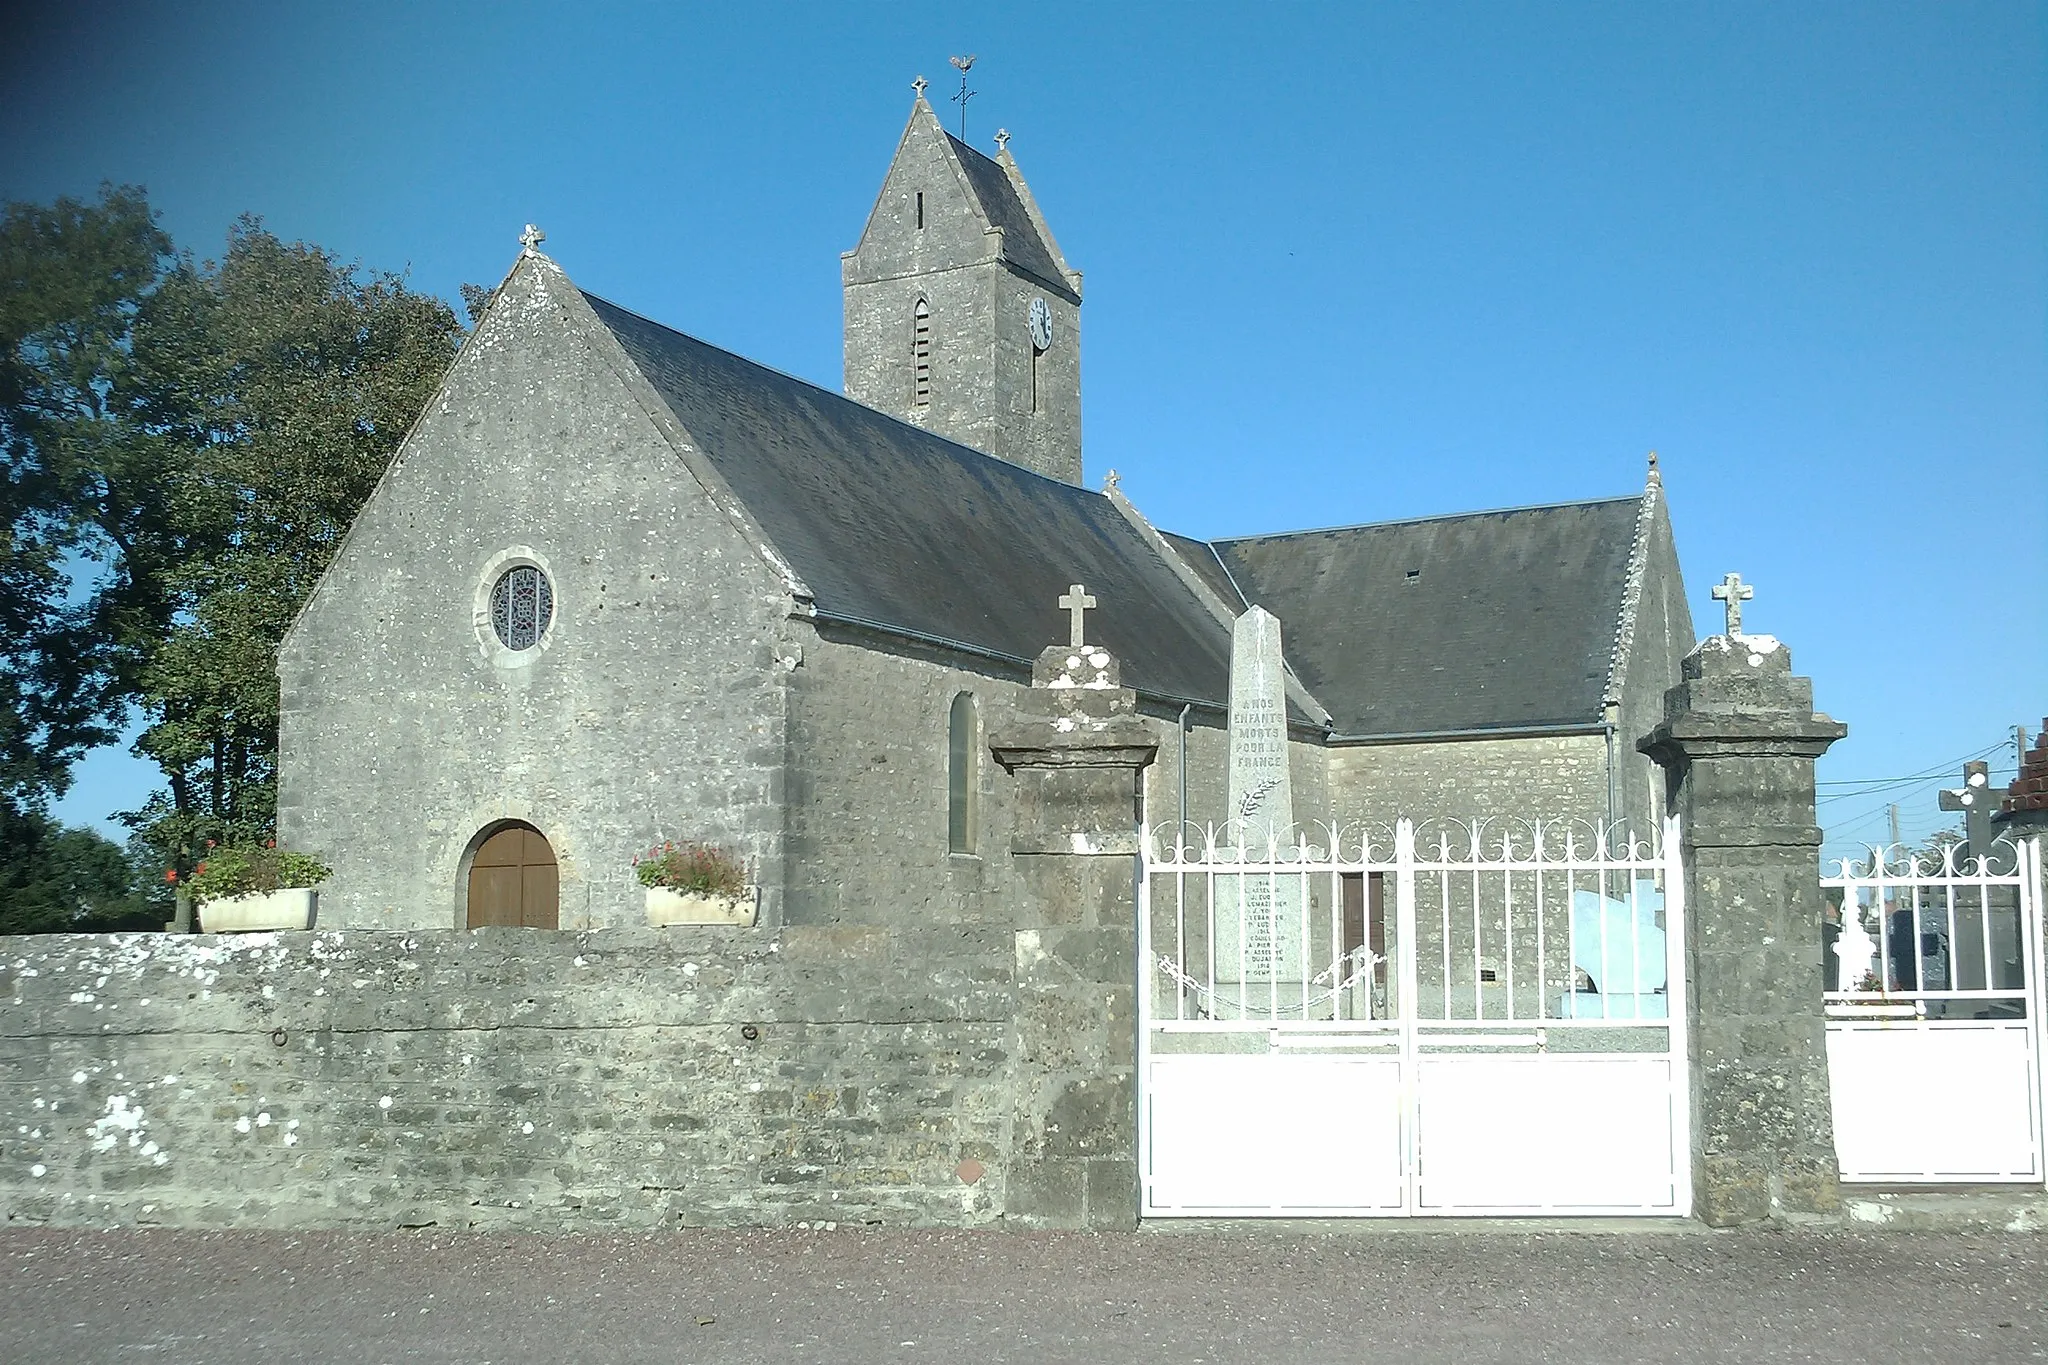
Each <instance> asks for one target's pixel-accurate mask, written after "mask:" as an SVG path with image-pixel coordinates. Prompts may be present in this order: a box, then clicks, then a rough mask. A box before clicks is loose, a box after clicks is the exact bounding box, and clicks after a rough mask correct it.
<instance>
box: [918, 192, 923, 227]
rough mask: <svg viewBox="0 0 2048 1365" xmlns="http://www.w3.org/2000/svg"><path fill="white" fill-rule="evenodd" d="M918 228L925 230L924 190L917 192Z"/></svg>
mask: <svg viewBox="0 0 2048 1365" xmlns="http://www.w3.org/2000/svg"><path fill="white" fill-rule="evenodd" d="M917 230H918V231H919V232H923V231H924V191H923V190H919V191H918V192H917Z"/></svg>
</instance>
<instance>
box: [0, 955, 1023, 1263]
mask: <svg viewBox="0 0 2048 1365" xmlns="http://www.w3.org/2000/svg"><path fill="white" fill-rule="evenodd" d="M1013 962H1014V952H1013V949H1012V945H1011V936H1010V934H1009V932H1008V931H1007V930H1006V929H995V928H974V927H969V926H956V927H953V928H952V929H950V930H949V931H948V932H947V933H946V934H945V935H943V936H932V935H928V934H917V935H905V934H902V933H898V932H896V931H891V930H888V929H882V928H875V927H860V928H845V927H820V928H807V927H799V926H788V927H785V928H782V929H780V930H770V929H754V930H734V929H726V930H714V929H670V930H659V931H657V930H650V929H647V928H645V927H641V928H638V929H610V930H605V931H603V932H601V933H561V934H550V933H543V932H538V931H533V930H519V929H484V930H479V931H475V932H460V931H452V930H447V929H439V930H427V931H420V932H414V933H407V932H393V931H357V930H350V931H345V932H314V933H297V934H260V935H246V936H241V937H239V938H235V937H220V938H215V937H210V936H188V935H66V936H55V937H42V938H21V939H14V940H11V941H9V943H8V944H7V948H6V952H5V954H4V956H0V1006H4V1008H0V1220H4V1222H5V1223H6V1224H7V1225H9V1226H18V1225H20V1224H23V1223H36V1222H47V1223H55V1224H69V1225H74V1226H76V1225H90V1226H99V1227H105V1226H130V1225H135V1224H151V1223H161V1224H165V1225H169V1226H217V1227H229V1226H232V1227H278V1228H312V1227H360V1228H389V1227H394V1226H404V1227H418V1226H437V1227H441V1228H457V1229H460V1228H502V1229H514V1228H517V1229H530V1230H553V1229H596V1228H604V1227H638V1228H657V1227H676V1226H689V1225H703V1224H709V1225H718V1224H769V1225H773V1224H786V1223H795V1222H799V1221H804V1222H810V1223H813V1224H826V1223H843V1224H849V1225H855V1226H858V1225H860V1224H863V1223H888V1224H948V1225H963V1224H966V1225H972V1224H975V1223H983V1222H988V1221H991V1220H994V1219H997V1218H1000V1217H1003V1216H1005V1214H1006V1212H1007V1210H1006V1203H1005V1201H1006V1198H1007V1197H1008V1196H1007V1194H1006V1180H1007V1169H1008V1165H1009V1163H1008V1162H1007V1161H1005V1159H1004V1156H1003V1154H1004V1153H1005V1151H1006V1150H1007V1147H1006V1141H1007V1135H1008V1125H1009V1124H1010V1123H1011V1122H1012V1120H1011V1118H1010V1113H1011V1098H1010V1097H1011V1091H1012V1089H1013V1088H1014V1082H1013V1078H1012V1071H1013V1067H1014V1063H1013V1056H1012V1053H1013V1048H1012V1044H1011V1043H1010V1041H1009V1037H1010V1030H1011V1028H1012V1017H1013V1015H1014V1014H1015V1012H1016V1005H1015V999H1016V988H1015V980H1014V976H1013V967H1012V964H1013Z"/></svg>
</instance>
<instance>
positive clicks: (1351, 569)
mask: <svg viewBox="0 0 2048 1365" xmlns="http://www.w3.org/2000/svg"><path fill="white" fill-rule="evenodd" d="M1640 507H1641V499H1640V498H1638V497H1628V498H1612V499H1608V500H1605V501H1600V502H1583V503H1567V504H1562V505H1558V506H1551V507H1523V508H1516V509H1513V510H1510V511H1503V512H1478V513H1473V514H1470V515H1465V516H1451V517H1433V518H1430V519H1428V520H1425V521H1405V522H1388V523H1383V524H1380V525H1375V526H1353V527H1346V528H1342V529H1338V530H1328V531H1302V532H1296V533H1293V534H1288V535H1272V536H1252V537H1247V538H1244V539H1237V540H1219V541H1216V542H1214V548H1215V551H1216V554H1217V556H1218V558H1219V559H1220V560H1221V561H1222V564H1223V565H1224V566H1225V567H1227V568H1228V570H1229V572H1230V576H1231V578H1232V579H1234V580H1235V582H1236V584H1237V585H1238V587H1239V588H1241V589H1242V590H1243V592H1244V594H1245V595H1246V596H1247V597H1249V598H1250V599H1251V600H1252V601H1253V602H1256V603H1258V604H1259V605H1261V606H1263V607H1265V608H1266V609H1267V610H1268V611H1270V612H1272V613H1273V614H1274V615H1276V616H1278V617H1279V618H1280V624H1281V630H1282V639H1283V641H1284V644H1285V647H1286V650H1287V657H1288V660H1289V662H1290V663H1292V664H1293V665H1294V669H1295V672H1296V674H1297V675H1298V676H1299V677H1300V678H1301V681H1302V684H1303V685H1304V686H1306V687H1307V688H1308V690H1309V691H1310V692H1311V693H1313V694H1314V695H1315V698H1316V700H1318V701H1320V702H1321V703H1322V704H1323V705H1324V706H1326V707H1327V708H1329V710H1330V713H1331V715H1332V717H1333V719H1334V721H1335V733H1336V734H1338V735H1358V736H1387V735H1408V734H1424V733H1431V732H1438V731H1470V730H1477V729H1488V728H1507V727H1516V726H1546V725H1570V724H1592V723H1596V722H1598V721H1599V720H1600V718H1601V710H1602V703H1603V693H1604V691H1605V688H1606V683H1607V670H1608V665H1609V660H1610V659H1611V657H1612V653H1613V647H1614V639H1615V630H1616V627H1617V623H1618V622H1619V621H1620V618H1621V606H1622V595H1623V592H1624V590H1625V588H1626V586H1627V580H1628V569H1629V556H1630V551H1631V549H1632V547H1633V545H1634V542H1635V529H1636V518H1637V513H1638V511H1639V509H1640ZM1191 543H1192V544H1199V542H1191ZM1411 574H1412V575H1413V577H1411V576H1410V575H1411Z"/></svg>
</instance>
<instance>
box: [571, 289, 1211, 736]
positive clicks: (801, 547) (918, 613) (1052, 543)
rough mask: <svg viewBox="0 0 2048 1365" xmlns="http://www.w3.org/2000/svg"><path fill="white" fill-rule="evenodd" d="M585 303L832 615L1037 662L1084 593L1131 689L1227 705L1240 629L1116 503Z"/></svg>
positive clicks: (1100, 639) (1091, 622)
mask: <svg viewBox="0 0 2048 1365" xmlns="http://www.w3.org/2000/svg"><path fill="white" fill-rule="evenodd" d="M584 298H585V299H587V300H588V301H589V303H590V306H591V308H592V309H594V310H595V311H596V313H597V316H598V319H599V320H600V321H601V322H602V323H603V324H604V326H605V327H606V328H607V329H609V330H610V332H611V333H612V335H613V336H614V337H616V338H617V339H618V342H619V344H620V346H622V347H623V348H624V349H625V352H626V354H627V355H628V356H629V357H630V358H631V359H632V361H633V363H634V364H635V365H637V366H638V367H639V369H640V371H641V373H642V374H644V375H645V376H646V377H647V379H648V381H649V383H651V384H652V385H653V386H654V388H655V390H656V391H657V392H658V393H659V394H660V395H661V396H662V398H663V399H664V400H665V401H666V402H667V403H668V405H669V408H670V410H671V411H672V412H673V413H674V414H675V417H676V420H677V421H678V422H680V423H681V424H682V425H683V427H684V429H685V430H687V431H688V432H689V433H690V434H691V435H692V436H693V437H694V438H695V439H696V441H697V443H698V446H699V448H700V449H701V450H702V452H703V454H704V456H705V457H706V458H707V459H708V460H709V461H710V462H711V464H712V466H713V467H714V468H715V469H716V470H717V471H718V473H719V475H720V476H721V477H723V478H724V479H725V481H726V482H727V484H728V485H730V486H731V488H732V490H733V492H734V493H735V494H736V495H737V496H738V497H739V498H740V500H741V501H742V502H744V503H745V504H746V507H747V510H748V511H749V512H750V513H751V514H752V515H753V516H754V518H755V519H756V520H757V521H758V522H759V523H760V526H761V529H762V530H763V531H764V532H765V533H766V534H767V536H768V538H769V540H770V541H771V542H772V544H773V546H774V549H775V550H776V552H777V553H779V554H780V555H782V556H783V557H784V558H785V559H787V560H788V561H789V564H790V566H791V567H792V568H794V569H795V570H796V572H797V573H798V574H799V575H800V576H802V578H803V579H804V581H805V582H806V583H807V584H808V585H809V586H810V588H811V590H812V592H813V593H814V594H815V605H816V606H817V608H818V610H819V611H820V613H821V614H824V615H827V616H829V617H836V618H839V619H842V620H851V621H855V622H861V623H866V624H870V625H875V626H879V627H881V628H884V629H887V630H890V631H894V632H896V633H899V634H902V633H908V634H910V635H913V636H925V637H929V638H932V639H935V640H941V641H949V642H956V643H960V644H964V645H968V646H970V647H972V648H975V649H979V650H983V651H988V652H993V653H996V654H998V655H1002V656H1005V657H1008V658H1011V659H1015V660H1021V661H1027V662H1028V661H1029V660H1032V659H1034V658H1036V657H1037V655H1038V653H1039V651H1040V650H1042V649H1044V648H1045V647H1046V646H1047V645H1049V644H1052V643H1054V642H1056V641H1062V640H1065V639H1066V638H1067V616H1066V613H1065V612H1064V611H1062V610H1060V609H1059V608H1058V607H1057V606H1055V605H1054V603H1055V599H1057V598H1058V597H1059V596H1060V595H1061V594H1062V593H1064V592H1065V591H1066V590H1067V586H1068V585H1069V584H1070V583H1073V582H1075V581H1077V580H1078V581H1080V582H1082V583H1085V584H1087V586H1088V591H1089V592H1090V593H1092V594H1093V595H1094V596H1095V598H1096V600H1097V602H1098V603H1099V604H1100V605H1099V607H1098V608H1097V609H1096V610H1094V611H1092V612H1090V613H1089V616H1088V639H1089V640H1090V641H1091V642H1094V643H1099V644H1102V645H1104V646H1106V647H1107V648H1108V649H1109V650H1110V651H1111V652H1112V653H1114V654H1115V655H1116V656H1117V658H1118V659H1119V660H1121V661H1122V665H1123V681H1124V683H1125V685H1126V686H1130V687H1135V688H1138V689H1140V690H1141V691H1145V692H1150V693H1152V694H1153V695H1155V696H1158V697H1162V698H1171V699H1176V700H1193V701H1200V702H1211V703H1215V704H1219V705H1220V704H1222V703H1223V702H1225V701H1226V700H1227V699H1228V697H1229V690H1230V684H1229V678H1230V634H1229V631H1228V629H1227V628H1226V627H1225V626H1224V625H1223V624H1222V623H1221V622H1220V621H1218V620H1217V619H1216V618H1215V616H1213V615H1212V614H1211V613H1210V612H1209V611H1208V609H1207V608H1206V607H1204V606H1203V605H1202V603H1201V602H1200V601H1199V600H1198V599H1197V598H1196V597H1195V595H1194V594H1193V593H1192V592H1190V591H1189V590H1188V588H1187V586H1186V585H1185V584H1183V583H1182V582H1181V580H1180V578H1179V577H1178V576H1177V575H1176V574H1175V573H1174V572H1173V570H1172V569H1171V568H1170V567H1169V566H1168V565H1167V563H1166V561H1165V560H1164V559H1162V558H1161V557H1160V556H1159V554H1158V553H1157V552H1156V551H1155V550H1154V549H1153V548H1152V547H1151V545H1150V544H1148V543H1147V542H1146V540H1145V539H1144V538H1143V536H1141V535H1140V534H1139V532H1138V531H1137V530H1136V528H1134V527H1133V526H1132V525H1131V523H1130V522H1129V521H1127V520H1125V518H1124V516H1123V515H1122V513H1120V512H1118V511H1117V510H1116V508H1115V507H1114V506H1112V505H1111V503H1110V501H1109V499H1108V498H1107V497H1105V496H1103V495H1102V494H1100V493H1093V492H1090V491H1088V490H1087V489H1084V488H1077V487H1074V486H1073V485H1071V484H1067V483H1062V482H1060V481H1058V480H1056V479H1048V478H1045V477H1044V476H1042V475H1039V474H1034V473H1032V472H1031V471H1030V470H1027V469H1024V468H1022V467H1020V466H1017V465H1013V464H1010V463H1008V462H1006V461H1003V460H998V459H995V458H994V457H992V456H988V455H984V454H981V453H980V452H978V451H974V450H970V449H968V448H967V447H965V446H962V445H958V444H956V443H954V442H952V441H949V440H947V439H945V438H944V437H942V436H937V435H934V434H933V433H931V432H928V431H924V430H922V429H921V428H918V427H915V426H912V425H910V424H909V423H907V422H902V421H899V420H898V419H896V418H894V417H890V416H888V415H886V414H884V413H880V412H876V411H875V410H873V409H872V408H868V407H864V406H862V405H861V404H859V403H856V402H853V401H852V400H851V399H848V398H844V397H842V396H840V395H839V394H836V393H833V392H831V391H830V390H827V389H822V388H819V387H817V386H816V385H813V384H807V383H805V382H803V381H802V380H799V379H793V378H791V377H790V376H788V375H785V374H781V373H778V372H777V371H774V370H771V369H768V368H767V367H766V366H763V365H757V364H755V363H754V362H753V361H750V360H745V359H742V358H741V357H739V356H736V355H733V354H732V353H730V352H728V351H722V350H720V349H718V348H717V347H715V346H711V345H708V344H707V343H705V342H702V341H699V340H697V339H696V338H694V337H689V336H685V335H683V334H682V333H681V332H676V331H673V330H671V329H669V328H667V327H663V326H661V325H660V324H659V323H655V322H650V321H648V320H647V319H646V318H643V317H640V316H638V315H637V314H634V313H630V312H628V311H626V310H625V309H623V308H620V307H618V306H616V305H614V304H611V303H607V302H605V301H604V300H603V299H600V298H597V297H595V296H593V295H590V294H585V295H584Z"/></svg>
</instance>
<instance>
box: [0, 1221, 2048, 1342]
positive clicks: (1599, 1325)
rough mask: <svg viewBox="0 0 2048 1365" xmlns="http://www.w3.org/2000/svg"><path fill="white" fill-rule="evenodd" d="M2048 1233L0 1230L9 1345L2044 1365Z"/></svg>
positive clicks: (1, 1331) (1240, 1228) (1293, 1228)
mask: <svg viewBox="0 0 2048 1365" xmlns="http://www.w3.org/2000/svg"><path fill="white" fill-rule="evenodd" d="M2044 1253H2048V1240H2044V1239H2041V1238H2038V1237H2030V1236H2008V1235H2001V1234H1985V1235H1949V1234H1927V1233H1919V1234H1911V1233H1884V1232H1875V1231H1871V1232H1850V1231H1828V1232H1812V1231H1801V1232H1733V1233H1706V1232H1684V1231H1632V1232H1605V1231H1603V1232H1596V1233H1583V1232H1563V1231H1546V1232H1541V1233H1534V1232H1526V1231H1502V1230H1498V1229H1465V1230H1455V1231H1451V1230H1439V1229H1431V1228H1422V1227H1415V1226H1412V1225H1411V1226H1407V1227H1388V1226H1385V1225H1374V1226H1370V1227H1367V1228H1354V1227H1345V1228H1339V1229H1332V1228H1330V1227H1328V1226H1326V1225H1315V1226H1305V1225H1284V1226H1274V1225H1259V1224H1223V1225H1206V1226H1196V1227H1164V1228H1162V1227H1157V1226H1154V1227H1148V1228H1146V1229H1144V1230H1143V1231H1140V1232H1136V1233H1115V1234H1104V1235H1090V1234H1083V1233H1023V1232H1002V1231H990V1232H917V1231H889V1230H872V1229H870V1230H863V1231H823V1230H819V1231H793V1230H783V1231H759V1232H700V1231H688V1232H676V1233H672V1234H668V1235H662V1236H653V1235H647V1236H616V1237H610V1236H533V1235H518V1236H507V1235H503V1234H499V1235H487V1234H481V1233H477V1234H452V1235H451V1234H448V1233H436V1232H435V1231H433V1230H431V1229H429V1230H426V1231H423V1232H418V1233H383V1234H352V1233H279V1232H173V1231H163V1230H147V1231H139V1232H79V1231H58V1230H52V1229H41V1228H29V1229H8V1230H6V1231H0V1305H4V1309H0V1312H4V1317H0V1361H7V1362H13V1361H35V1362H49V1363H51V1365H70V1363H71V1362H77V1363H78V1365H86V1363H87V1362H100V1361H108V1362H112V1361H120V1362H136V1361H151V1362H163V1363H164V1365H172V1363H173V1362H178V1363H181V1365H182V1363H183V1362H205V1365H241V1362H263V1365H276V1363H277V1362H292V1363H296V1362H308V1363H311V1362H326V1361H334V1362H348V1363H349V1365H366V1363H369V1362H385V1361H389V1362H398V1361H446V1362H453V1361H461V1362H477V1363H479V1365H481V1362H490V1363H491V1365H526V1362H543V1361H545V1362H560V1361H576V1362H582V1361H593V1362H596V1361H626V1360H630V1361H632V1362H633V1363H634V1365H654V1363H656V1362H668V1361H706V1362H711V1361H717V1362H734V1363H738V1362H751V1361H805V1362H809V1361H818V1362H835V1365H836V1363H837V1362H865V1361H884V1360H886V1361H972V1362H975V1365H993V1362H1006V1361H1032V1362H1050V1361H1091V1362H1092V1361H1114V1362H1117V1365H1126V1363H1128V1365H1145V1363H1147V1362H1155V1361H1156V1362H1169V1361H1170V1362H1173V1365H1194V1363H1196V1362H1202V1363H1204V1365H1206V1363H1207V1362H1225V1361H1265V1360H1274V1361H1281V1360H1286V1361H1297V1360H1318V1361H1329V1362H1332V1363H1333V1365H1337V1363H1339V1362H1348V1361H1352V1360H1374V1361H1381V1360H1384V1361H1391V1362H1402V1363H1403V1365H1406V1363H1407V1362H1416V1363H1417V1365H1430V1363H1431V1362H1456V1365H1480V1362H1486V1361H1570V1362H1579V1363H1581V1365H1587V1363H1590V1362H1604V1361H1614V1362H1634V1361H1651V1360H1656V1361H1666V1360H1668V1361H1744V1362H1749V1361H1814V1362H1833V1361H1840V1362H1858V1363H1859V1365H1864V1363H1866V1362H1867V1363H1869V1365H1876V1363H1877V1362H1890V1361H1943V1362H1947V1361H1956V1362H1970V1363H1971V1365H1978V1363H1979V1362H1997V1361H2021V1360H2041V1359H2048V1345H2044V1343H2048V1309H2044V1304H2048V1255H2044Z"/></svg>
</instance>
